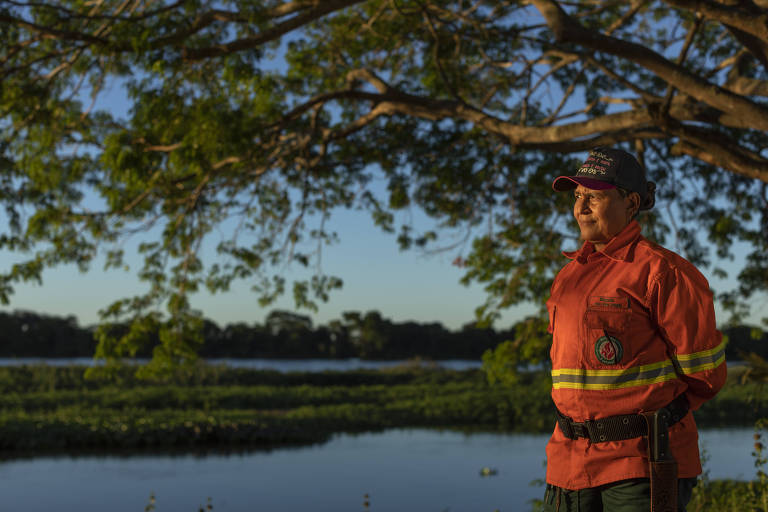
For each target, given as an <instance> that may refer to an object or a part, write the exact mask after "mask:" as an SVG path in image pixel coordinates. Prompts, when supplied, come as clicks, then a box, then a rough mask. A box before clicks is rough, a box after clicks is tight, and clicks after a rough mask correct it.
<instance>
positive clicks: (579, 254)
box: [547, 221, 726, 490]
mask: <svg viewBox="0 0 768 512" xmlns="http://www.w3.org/2000/svg"><path fill="white" fill-rule="evenodd" d="M564 254H565V255H566V256H567V257H568V258H571V259H572V261H571V262H569V263H568V264H567V265H566V266H565V267H563V269H562V270H561V271H560V272H559V273H558V275H557V277H556V278H555V280H554V283H553V284H552V293H551V296H550V299H549V300H548V301H547V308H548V310H549V330H550V332H551V333H552V338H553V339H552V348H551V351H550V354H551V357H552V399H553V400H554V402H555V405H556V406H557V408H558V409H559V410H560V411H561V412H562V413H563V414H565V415H566V416H569V417H571V418H572V419H573V420H574V421H579V422H580V421H585V420H594V419H599V418H604V417H607V416H614V415H618V414H629V413H639V412H645V411H655V410H657V409H659V408H661V407H663V406H665V405H667V404H668V403H669V402H671V401H672V400H673V399H674V398H675V397H677V396H678V395H680V394H685V395H686V397H687V398H688V401H689V403H690V405H691V410H693V409H697V408H698V407H700V406H701V404H702V403H704V402H705V401H707V400H709V399H710V398H712V397H713V396H714V395H715V394H716V393H717V392H718V391H719V390H720V388H721V387H722V385H723V384H724V383H725V377H726V365H725V346H724V342H723V341H722V335H721V333H720V332H719V331H718V330H717V328H716V326H715V313H714V306H713V299H712V292H711V291H710V289H709V284H708V283H707V280H706V279H705V278H704V276H702V275H701V273H700V272H699V271H698V270H697V269H696V268H695V267H694V266H693V265H692V264H691V263H689V262H688V261H686V260H685V259H683V258H682V257H680V256H679V255H677V254H675V253H673V252H672V251H669V250H667V249H664V248H663V247H660V246H659V245H656V244H654V243H652V242H649V241H648V240H646V239H645V238H644V237H643V236H642V235H641V234H640V225H639V224H638V223H637V222H635V221H633V222H631V223H630V224H629V225H628V226H627V227H626V228H624V230H623V231H622V232H621V233H619V234H618V235H616V237H614V238H613V239H612V240H611V241H610V242H609V243H608V244H607V245H606V246H605V248H604V250H603V251H600V252H597V251H595V250H594V246H593V245H592V244H591V243H589V242H586V243H584V245H583V246H582V247H581V249H580V250H578V251H575V252H572V253H564ZM670 444H671V450H672V453H673V455H674V457H675V458H676V459H677V462H678V467H679V473H678V476H679V477H680V478H688V477H694V476H696V475H698V474H700V473H701V463H700V460H699V449H698V433H697V430H696V423H695V422H694V419H693V415H692V414H691V413H690V412H689V413H688V414H687V415H686V416H685V417H684V418H683V419H682V420H680V421H679V422H677V423H676V424H675V425H673V426H672V427H671V428H670ZM648 476H649V472H648V459H647V446H646V441H645V439H644V438H642V437H638V438H635V439H627V440H623V441H615V442H602V443H591V442H590V441H589V440H588V439H585V438H578V439H575V440H570V439H568V438H566V437H565V436H564V435H563V433H562V432H561V431H560V428H559V427H558V426H555V431H554V433H553V434H552V437H551V438H550V440H549V443H548V445H547V483H550V484H553V485H556V486H559V487H563V488H566V489H574V490H575V489H584V488H588V487H596V486H599V485H603V484H607V483H611V482H615V481H618V480H624V479H627V478H641V477H644V478H647V477H648Z"/></svg>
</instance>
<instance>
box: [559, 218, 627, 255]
mask: <svg viewBox="0 0 768 512" xmlns="http://www.w3.org/2000/svg"><path fill="white" fill-rule="evenodd" d="M639 238H640V224H638V223H637V221H636V220H633V221H631V222H630V223H629V224H627V225H626V226H625V227H624V229H622V230H621V231H620V232H619V233H618V234H617V235H616V236H614V237H613V238H611V239H610V240H609V241H608V243H607V244H606V245H605V247H603V250H602V251H599V252H598V251H595V245H594V244H593V243H592V242H584V244H582V246H581V249H579V250H577V251H568V252H563V255H564V256H565V257H566V258H570V259H572V260H573V259H575V260H577V261H579V263H586V262H587V258H589V256H590V255H592V254H595V256H593V257H599V256H600V255H602V256H605V257H607V258H609V259H612V260H614V261H625V260H627V259H630V258H631V251H632V248H633V247H634V245H635V242H636V241H637V240H638V239H639Z"/></svg>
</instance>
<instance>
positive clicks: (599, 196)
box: [573, 185, 640, 251]
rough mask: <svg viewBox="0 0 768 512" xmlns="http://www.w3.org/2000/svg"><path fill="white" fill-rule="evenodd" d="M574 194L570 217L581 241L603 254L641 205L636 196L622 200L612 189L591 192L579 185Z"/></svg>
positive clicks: (632, 195) (638, 197) (616, 191)
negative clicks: (604, 249)
mask: <svg viewBox="0 0 768 512" xmlns="http://www.w3.org/2000/svg"><path fill="white" fill-rule="evenodd" d="M573 195H574V200H575V201H574V204H573V216H574V217H575V218H576V222H578V223H579V229H581V238H582V239H584V240H586V241H588V242H592V243H593V244H594V245H595V250H596V251H602V250H603V248H604V247H605V244H607V243H608V242H609V241H610V239H611V238H613V237H614V236H616V235H617V234H618V233H619V232H620V231H621V230H622V229H624V228H625V227H626V226H627V224H629V223H630V222H631V221H632V217H633V216H634V214H635V212H636V211H637V207H638V205H639V203H640V201H639V200H640V196H639V195H637V194H630V195H629V196H627V197H621V194H619V191H618V190H616V189H615V188H612V189H608V190H592V189H589V188H587V187H585V186H583V185H579V186H578V187H576V189H575V190H574V191H573Z"/></svg>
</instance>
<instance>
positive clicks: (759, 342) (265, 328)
mask: <svg viewBox="0 0 768 512" xmlns="http://www.w3.org/2000/svg"><path fill="white" fill-rule="evenodd" d="M117 329H118V331H119V330H120V329H121V327H120V326H118V327H117ZM723 333H724V334H725V335H726V336H728V339H729V344H728V348H727V351H726V355H727V357H728V359H730V360H736V359H743V355H742V354H743V353H748V352H755V353H757V354H758V355H760V356H762V357H764V358H766V359H768V334H767V333H764V332H763V333H761V332H760V331H759V329H753V328H751V327H748V326H737V327H730V328H726V329H724V330H723ZM514 337H515V331H514V327H512V328H509V329H506V330H495V329H491V328H479V327H476V326H474V324H467V325H465V326H463V327H462V328H461V329H458V330H449V329H447V328H445V327H444V326H443V325H442V324H440V323H437V322H433V323H417V322H393V321H391V320H389V319H387V318H384V317H382V316H381V314H380V313H379V312H377V311H369V312H367V313H360V312H345V313H343V314H342V318H341V319H337V320H332V321H330V322H329V323H327V324H323V325H319V326H313V325H312V320H311V318H310V317H308V316H305V315H300V314H296V313H292V312H288V311H272V312H271V313H269V315H267V317H266V319H265V321H264V324H259V323H253V324H247V323H244V322H242V323H233V324H228V325H226V326H225V327H219V326H218V325H217V324H216V323H215V322H212V321H210V320H206V321H205V324H204V339H205V342H204V344H203V346H202V347H201V349H200V352H199V353H200V355H201V356H202V357H206V358H217V357H222V358H223V357H230V358H287V359H295V358H331V359H343V358H350V357H359V358H362V359H408V358H413V357H421V358H425V359H478V358H480V356H482V354H483V352H485V351H486V350H488V349H492V348H494V347H495V346H496V345H497V344H499V343H500V342H502V341H505V340H509V339H514ZM94 348H95V341H94V339H93V328H92V327H80V326H79V325H78V322H77V319H76V318H75V317H74V316H67V317H58V316H49V315H41V314H38V313H34V312H29V311H15V312H13V313H3V312H0V357H90V356H92V355H93V351H94ZM150 351H151V347H147V349H146V351H145V352H144V353H139V354H137V355H138V356H139V357H149V356H150Z"/></svg>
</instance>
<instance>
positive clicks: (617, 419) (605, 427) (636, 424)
mask: <svg viewBox="0 0 768 512" xmlns="http://www.w3.org/2000/svg"><path fill="white" fill-rule="evenodd" d="M663 409H666V410H667V411H669V415H670V416H669V417H670V420H669V425H667V426H672V425H674V424H675V423H677V422H678V421H680V420H681V419H682V418H683V416H685V415H686V414H688V399H687V398H685V395H679V396H678V397H677V398H675V399H674V400H672V401H671V402H670V403H669V404H668V405H667V406H666V407H663ZM555 413H556V414H557V424H558V425H559V426H560V430H561V431H562V433H563V435H564V436H565V437H567V438H568V439H577V438H579V437H586V438H588V439H589V440H590V441H591V442H593V443H602V442H607V441H621V440H623V439H632V438H633V437H641V436H647V435H648V425H647V423H646V421H645V418H644V417H643V415H641V414H620V415H618V416H608V417H606V418H600V419H599V420H587V421H584V422H576V421H573V420H572V419H571V418H569V417H568V416H566V415H564V414H563V413H561V412H560V411H559V410H558V409H557V407H555Z"/></svg>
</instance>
